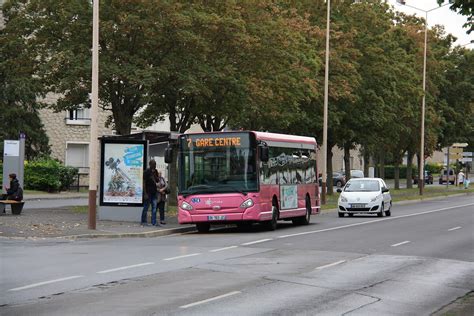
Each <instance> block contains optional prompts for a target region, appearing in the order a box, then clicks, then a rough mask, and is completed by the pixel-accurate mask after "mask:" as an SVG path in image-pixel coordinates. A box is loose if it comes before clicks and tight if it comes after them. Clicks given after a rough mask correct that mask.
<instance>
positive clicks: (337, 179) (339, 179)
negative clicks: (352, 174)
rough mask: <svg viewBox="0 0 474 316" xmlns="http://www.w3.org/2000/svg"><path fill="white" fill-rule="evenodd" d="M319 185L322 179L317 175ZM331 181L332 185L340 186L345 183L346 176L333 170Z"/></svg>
mask: <svg viewBox="0 0 474 316" xmlns="http://www.w3.org/2000/svg"><path fill="white" fill-rule="evenodd" d="M318 181H319V186H321V185H322V183H323V179H322V177H319V180H318ZM332 183H333V185H334V186H336V187H338V188H341V187H342V186H344V184H346V176H345V175H344V174H343V173H340V172H333V173H332Z"/></svg>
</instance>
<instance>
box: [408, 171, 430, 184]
mask: <svg viewBox="0 0 474 316" xmlns="http://www.w3.org/2000/svg"><path fill="white" fill-rule="evenodd" d="M424 178H425V184H433V175H432V174H431V172H428V171H426V170H425V176H424ZM413 183H414V184H418V174H415V175H413Z"/></svg>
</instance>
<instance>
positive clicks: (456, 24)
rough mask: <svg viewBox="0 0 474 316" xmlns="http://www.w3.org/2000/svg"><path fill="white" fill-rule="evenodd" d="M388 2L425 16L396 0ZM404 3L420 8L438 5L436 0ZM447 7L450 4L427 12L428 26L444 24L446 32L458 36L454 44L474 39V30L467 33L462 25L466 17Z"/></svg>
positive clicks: (406, 10) (408, 11) (418, 0)
mask: <svg viewBox="0 0 474 316" xmlns="http://www.w3.org/2000/svg"><path fill="white" fill-rule="evenodd" d="M388 3H390V4H391V5H392V6H393V7H394V8H395V10H397V11H401V12H405V13H408V14H416V15H417V16H419V17H425V13H424V12H422V11H419V10H415V9H412V8H409V7H407V6H403V5H400V4H398V3H397V1H396V0H389V1H388ZM405 3H406V4H407V5H410V6H413V7H417V8H419V9H422V10H431V9H433V8H438V7H439V5H438V3H437V1H436V0H405ZM445 3H448V1H445ZM449 7H450V6H449V5H447V6H445V7H441V8H439V9H436V10H433V11H431V12H429V13H428V26H429V27H432V26H434V25H436V24H441V25H444V27H445V30H446V32H447V33H451V34H453V35H454V36H456V37H457V38H458V40H457V41H456V42H455V43H454V44H455V45H465V44H468V43H470V42H471V41H474V32H472V33H471V34H470V35H468V34H467V33H466V31H467V29H466V28H463V27H462V26H463V24H464V23H466V21H467V17H466V16H464V15H460V14H458V13H456V12H454V11H451V10H450V9H449ZM465 47H467V48H470V49H474V44H472V43H471V44H468V45H465Z"/></svg>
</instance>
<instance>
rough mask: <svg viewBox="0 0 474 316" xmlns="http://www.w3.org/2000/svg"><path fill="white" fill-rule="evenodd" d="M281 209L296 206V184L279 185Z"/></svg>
mask: <svg viewBox="0 0 474 316" xmlns="http://www.w3.org/2000/svg"><path fill="white" fill-rule="evenodd" d="M280 198H281V209H282V210H287V209H291V208H297V207H298V188H297V186H296V185H282V186H280Z"/></svg>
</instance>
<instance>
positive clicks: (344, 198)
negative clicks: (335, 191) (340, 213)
mask: <svg viewBox="0 0 474 316" xmlns="http://www.w3.org/2000/svg"><path fill="white" fill-rule="evenodd" d="M341 202H343V203H346V202H347V199H346V197H344V196H342V195H341Z"/></svg>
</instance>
